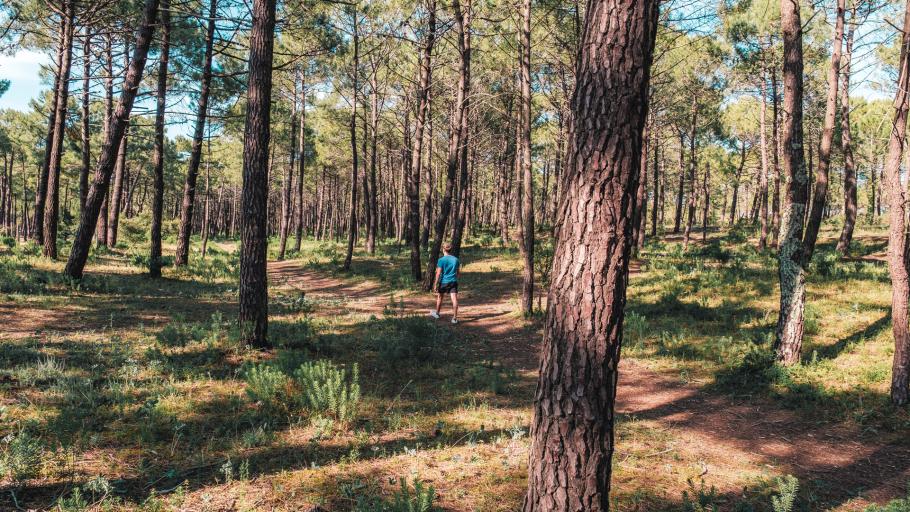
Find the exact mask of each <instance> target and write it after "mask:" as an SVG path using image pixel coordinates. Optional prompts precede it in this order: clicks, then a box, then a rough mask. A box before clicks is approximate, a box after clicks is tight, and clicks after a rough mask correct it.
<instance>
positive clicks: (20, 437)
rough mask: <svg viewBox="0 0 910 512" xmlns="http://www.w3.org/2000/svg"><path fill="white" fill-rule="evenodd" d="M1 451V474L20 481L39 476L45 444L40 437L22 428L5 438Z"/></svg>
mask: <svg viewBox="0 0 910 512" xmlns="http://www.w3.org/2000/svg"><path fill="white" fill-rule="evenodd" d="M3 444H4V445H5V446H4V449H3V451H2V452H0V474H3V475H5V476H7V477H10V478H12V479H13V480H15V481H17V482H19V481H22V480H27V479H29V478H34V477H36V476H38V473H39V472H40V470H41V456H42V454H43V453H44V444H43V443H42V442H41V440H40V439H38V438H37V437H35V436H34V435H32V434H31V433H29V432H28V431H27V430H25V429H22V430H20V431H19V432H17V433H15V434H10V435H8V436H6V437H5V438H4V439H3Z"/></svg>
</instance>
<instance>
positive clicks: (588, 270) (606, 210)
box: [523, 0, 658, 512]
mask: <svg viewBox="0 0 910 512" xmlns="http://www.w3.org/2000/svg"><path fill="white" fill-rule="evenodd" d="M657 12H658V4H657V2H656V1H653V0H591V1H590V2H589V4H588V8H587V10H586V12H585V23H584V35H583V36H582V39H581V45H580V49H579V57H578V59H577V61H576V62H577V70H576V77H577V85H576V89H575V92H574V94H573V96H572V114H573V117H572V123H571V127H572V129H571V132H570V136H569V157H568V158H567V159H566V162H567V165H566V168H565V170H564V173H563V174H564V183H565V187H564V188H563V194H564V196H563V199H562V200H561V202H560V212H559V221H560V227H559V228H558V230H557V235H556V248H555V253H554V256H553V270H552V274H551V275H552V276H553V279H552V285H551V286H550V290H549V299H548V303H549V307H548V311H547V319H546V327H545V332H544V344H543V348H542V352H541V362H540V374H539V377H538V381H537V392H536V396H535V404H534V419H533V421H532V423H531V438H532V444H531V450H530V456H529V459H530V460H529V467H528V490H527V494H526V498H525V502H524V506H523V510H524V511H525V512H556V511H558V512H569V511H572V512H582V511H584V512H600V511H606V510H608V509H609V506H610V502H609V491H610V474H611V458H612V455H613V406H614V401H615V397H616V382H617V377H618V373H617V370H618V365H619V352H620V345H621V343H622V325H623V313H624V311H623V310H624V306H625V302H626V285H627V282H628V272H629V252H630V249H631V245H632V239H631V234H632V213H633V211H634V210H635V192H636V189H637V187H638V173H639V166H640V159H641V136H642V130H643V127H644V123H645V115H646V113H647V102H648V80H649V70H650V65H651V57H652V53H653V49H654V36H655V33H656V30H657Z"/></svg>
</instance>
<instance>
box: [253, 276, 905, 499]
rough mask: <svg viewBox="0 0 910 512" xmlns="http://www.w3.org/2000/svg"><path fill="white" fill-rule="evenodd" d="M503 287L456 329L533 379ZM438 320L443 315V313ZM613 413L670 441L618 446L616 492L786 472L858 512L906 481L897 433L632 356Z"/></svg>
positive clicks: (311, 284) (368, 285) (421, 308)
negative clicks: (695, 380) (645, 447)
mask: <svg viewBox="0 0 910 512" xmlns="http://www.w3.org/2000/svg"><path fill="white" fill-rule="evenodd" d="M269 272H270V278H271V279H272V282H273V283H276V284H278V283H282V284H283V285H284V286H287V287H289V288H291V289H296V290H300V291H303V292H304V293H307V294H308V295H310V296H312V297H317V298H331V299H339V298H341V299H345V308H346V309H347V310H349V311H351V312H355V313H364V314H380V313H381V312H382V310H383V308H384V307H385V306H386V305H387V304H388V303H389V294H388V293H387V292H383V289H382V288H381V286H379V285H378V284H376V283H373V282H369V281H363V282H359V283H350V282H347V281H345V280H344V279H342V278H339V277H335V276H331V275H326V274H324V273H320V272H317V271H313V270H304V269H302V268H300V266H299V263H298V262H293V261H288V262H280V263H274V264H270V266H269ZM465 273H466V274H469V273H470V271H469V270H468V271H466V272H465ZM484 282H486V281H484ZM508 284H511V283H510V281H509V280H505V281H495V282H492V281H491V283H490V286H484V290H483V291H482V292H481V291H478V290H477V289H471V288H470V287H465V289H464V290H463V291H462V294H461V299H462V302H463V309H462V312H461V315H460V320H461V322H460V323H459V324H458V325H457V326H454V328H455V329H456V330H458V331H461V332H463V333H466V334H468V335H469V336H468V337H469V338H471V339H473V340H474V341H475V342H477V343H478V344H479V346H478V347H477V350H479V351H481V352H487V353H488V355H487V356H486V357H489V358H491V359H493V360H496V361H498V362H501V363H503V364H506V365H510V366H511V367H513V368H515V369H516V370H520V371H526V372H530V374H531V375H533V373H534V372H536V365H537V355H538V350H539V340H540V337H541V336H540V331H539V329H538V328H534V327H532V326H529V325H525V324H524V322H523V321H522V320H520V319H519V318H518V317H517V316H515V315H514V313H513V312H514V310H515V308H516V307H517V303H516V302H515V301H514V300H511V298H512V297H513V296H514V295H513V293H514V292H513V291H511V290H509V289H508ZM396 300H402V301H403V302H404V304H405V308H406V310H408V311H415V312H419V313H421V314H423V313H424V312H426V311H428V310H429V309H430V308H431V307H432V301H433V297H432V296H431V295H429V294H418V293H407V294H404V295H397V296H396ZM443 316H444V318H448V315H447V314H446V313H445V312H444V313H443ZM529 406H530V397H529ZM617 412H618V413H619V414H620V415H621V416H623V417H624V418H626V419H627V420H632V421H644V422H648V424H650V425H653V426H654V427H655V428H658V429H661V430H663V431H665V432H666V433H667V434H669V436H670V439H669V440H668V441H666V442H665V443H663V444H662V445H661V446H654V447H653V452H654V453H653V454H652V455H655V457H654V458H653V459H647V460H643V461H641V460H640V461H638V464H634V463H631V462H629V460H628V459H629V458H630V456H629V454H627V453H625V450H624V447H623V445H622V443H621V442H620V443H619V445H618V450H617V454H616V457H615V458H614V460H615V461H616V462H615V466H616V467H618V468H619V471H618V472H617V476H618V479H619V480H620V481H618V482H616V487H615V488H617V489H621V488H622V480H623V479H627V480H630V481H631V480H632V479H633V478H634V477H635V476H636V475H637V477H638V480H639V483H640V481H641V479H642V478H644V479H645V481H646V482H647V481H650V478H651V477H652V476H653V477H654V478H655V480H654V481H655V482H658V481H660V480H661V479H663V480H664V481H665V480H667V479H668V478H669V477H668V475H662V476H661V475H658V473H662V472H669V473H671V476H675V477H676V480H677V481H679V480H680V475H686V474H688V475H689V476H696V477H698V476H700V477H703V478H704V479H705V481H706V482H708V483H709V484H712V485H716V486H717V488H718V491H719V492H721V493H722V494H723V495H726V496H728V498H730V499H731V500H730V502H731V503H732V502H733V501H734V500H735V497H736V496H737V495H741V494H742V492H743V489H744V487H747V486H749V487H753V488H756V487H757V486H756V482H757V481H758V480H760V479H762V478H764V479H765V481H767V480H768V477H773V475H777V474H793V475H795V476H797V477H798V478H799V479H800V481H801V482H812V486H813V488H814V489H816V490H817V491H818V492H819V494H820V495H821V498H822V501H824V502H825V503H826V504H827V506H826V509H828V510H862V509H863V507H864V506H865V505H867V504H868V503H870V502H879V503H881V502H883V501H885V500H888V499H891V498H894V497H902V496H905V495H906V492H907V491H906V486H907V482H908V481H910V447H908V446H906V445H904V444H890V443H889V442H887V441H883V440H882V439H883V437H892V438H893V437H894V436H882V437H879V436H872V435H870V434H869V433H868V432H865V433H864V432H861V431H859V428H858V427H856V426H854V425H853V424H852V423H851V422H844V423H843V424H831V423H830V422H829V423H818V422H814V421H812V420H810V419H808V418H806V417H803V416H801V415H800V414H799V411H794V410H787V409H782V408H780V407H776V406H775V404H774V403H773V402H771V401H770V400H763V399H762V400H759V399H752V400H741V401H738V400H736V399H733V398H731V397H729V396H725V395H716V394H710V393H707V392H706V391H704V390H703V389H701V388H700V387H698V386H697V385H694V384H686V383H683V382H681V381H680V380H679V379H673V378H670V377H668V376H664V375H661V374H659V373H656V372H653V371H651V370H649V369H647V368H646V367H645V366H644V364H643V363H642V362H639V361H635V360H632V359H626V360H624V361H623V363H622V365H621V374H620V386H619V391H618V398H617ZM680 467H685V468H684V469H680ZM693 467H694V468H696V469H694V470H693V469H692V468H693ZM698 468H700V471H699V470H698ZM623 471H625V473H623ZM687 471H688V473H686V472H687ZM699 473H700V474H699ZM623 475H625V478H623ZM615 478H616V477H615ZM682 481H683V482H684V481H685V478H682ZM655 485H658V484H657V483H655ZM664 491H666V489H664ZM673 492H676V491H673ZM671 494H672V493H671ZM676 495H677V496H678V495H679V494H678V493H677V494H676Z"/></svg>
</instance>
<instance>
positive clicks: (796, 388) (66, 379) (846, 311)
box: [0, 229, 910, 512]
mask: <svg viewBox="0 0 910 512" xmlns="http://www.w3.org/2000/svg"><path fill="white" fill-rule="evenodd" d="M825 234H826V235H828V238H829V239H830V238H831V235H833V232H827V233H825ZM677 242H678V241H677V240H675V239H673V238H672V237H667V238H666V239H664V240H659V241H656V242H653V243H651V244H649V246H648V247H647V249H646V251H645V252H644V253H643V254H642V258H641V259H640V260H638V261H636V262H635V264H634V265H633V276H632V278H631V283H630V291H629V301H628V307H627V312H628V314H627V320H626V340H625V347H624V355H623V361H622V363H621V367H620V370H621V374H620V381H619V396H618V403H617V412H618V414H617V435H616V446H617V451H616V453H615V454H614V458H613V461H614V462H613V467H614V474H613V493H612V494H613V501H614V503H615V506H614V509H615V510H620V511H681V510H694V509H693V508H692V507H691V506H689V505H688V504H687V503H688V502H689V501H699V500H700V501H702V503H703V504H713V505H716V506H717V507H718V509H719V510H724V511H726V510H730V511H734V510H738V511H745V510H757V511H762V510H771V505H770V502H771V497H772V496H773V495H776V494H778V493H780V492H781V482H780V480H779V478H780V477H782V476H784V475H793V476H795V477H796V478H798V479H799V495H798V499H797V501H796V506H795V508H794V510H813V511H814V510H836V511H847V510H866V509H867V507H868V506H869V505H870V504H872V503H885V502H887V501H888V500H891V499H894V498H902V497H905V496H907V482H908V481H910V442H908V441H907V437H908V436H907V434H908V433H910V415H908V413H907V411H906V410H905V409H899V408H893V407H892V406H890V405H889V403H888V400H887V389H888V379H889V376H890V374H889V371H890V360H891V347H890V322H889V315H888V309H889V308H888V306H889V289H890V287H889V284H888V278H887V269H886V268H885V267H884V266H883V265H882V264H881V262H880V261H877V260H878V256H879V255H880V253H881V251H882V250H883V248H884V244H885V243H886V241H885V239H884V238H883V236H882V232H881V231H880V230H875V229H869V230H866V231H862V232H860V233H858V237H857V241H856V243H855V245H854V247H855V249H854V254H853V257H852V258H850V259H848V260H845V261H841V260H838V259H837V258H836V257H834V256H833V254H831V247H830V245H831V241H830V240H823V243H822V244H821V247H820V254H819V255H818V257H817V259H816V263H815V264H813V269H812V271H813V272H812V277H810V287H809V304H810V306H809V307H808V309H807V340H806V346H805V347H804V353H805V358H804V362H803V363H802V364H801V365H799V366H797V367H795V368H791V369H781V368H778V367H776V366H774V365H772V364H770V361H769V359H768V357H767V354H768V353H769V352H770V333H771V332H773V324H774V321H775V311H776V300H777V286H776V270H775V264H774V260H773V255H772V254H771V253H764V254H763V253H758V252H756V251H755V250H754V249H752V247H751V243H750V242H749V241H748V240H747V239H745V237H744V236H743V235H742V234H741V233H739V232H732V233H723V234H720V233H714V234H712V236H711V237H710V239H709V240H708V241H707V242H706V243H697V244H695V245H694V247H692V248H691V250H690V251H688V252H684V251H683V250H682V248H681V247H679V245H678V243H677ZM232 250H233V246H232V244H230V243H228V242H225V243H223V244H214V249H213V251H212V252H211V253H210V254H209V256H208V257H207V258H206V259H205V260H202V259H201V258H198V257H196V258H194V260H193V261H194V263H193V265H192V266H191V267H190V268H187V269H168V271H167V274H166V277H167V278H166V279H163V280H160V281H152V280H149V279H148V278H146V277H144V276H143V275H142V267H141V265H140V264H141V257H138V256H136V254H140V251H141V246H139V247H137V249H136V250H135V252H134V251H133V249H131V248H130V246H129V244H127V246H126V247H124V248H118V249H117V250H114V251H109V252H104V253H99V254H96V255H95V256H93V260H92V262H91V263H92V264H91V266H90V267H89V269H88V277H87V278H86V279H85V280H84V281H83V282H82V283H81V284H80V285H79V286H77V287H74V286H72V285H70V284H69V283H66V282H65V281H63V280H61V279H60V278H59V277H57V276H58V273H59V270H60V268H61V267H62V264H61V263H59V262H54V263H50V262H46V261H44V260H42V259H41V258H39V257H37V256H36V255H35V253H34V250H31V249H28V248H27V247H25V248H16V249H13V250H11V251H8V252H6V253H0V325H3V328H2V330H0V343H2V346H3V350H2V351H0V434H2V435H4V436H6V437H5V439H4V443H3V446H0V470H2V471H3V473H4V474H6V475H7V476H6V477H5V479H4V480H3V481H2V483H0V510H16V509H25V510H28V509H38V510H41V509H49V508H53V507H56V508H57V509H60V510H83V509H97V510H120V509H129V510H199V511H203V510H204V511H211V510H309V509H313V510H316V508H315V507H316V506H318V507H321V509H324V510H356V511H364V512H365V511H368V510H369V511H373V510H398V509H394V508H382V507H391V506H392V505H393V503H394V500H395V499H396V497H398V498H401V497H402V496H403V493H402V491H401V489H402V485H401V484H400V479H401V478H404V479H406V480H407V482H408V483H409V486H408V488H409V490H410V491H413V490H414V487H413V485H412V483H413V482H415V481H419V482H422V483H423V484H424V485H432V486H433V488H434V489H435V492H436V494H437V497H436V504H437V506H439V507H441V508H442V509H443V510H451V511H484V512H485V511H513V510H517V509H518V508H519V506H520V503H521V498H522V495H523V491H524V487H525V472H526V466H527V460H526V459H527V450H528V443H529V440H528V435H527V434H528V431H527V427H528V425H529V423H530V419H531V405H532V401H533V395H534V387H535V382H536V367H537V357H538V350H539V345H540V341H541V337H542V318H541V317H540V316H534V317H532V318H523V317H521V316H520V315H519V314H517V313H516V310H517V308H518V301H517V297H518V296H517V293H518V289H519V286H520V273H519V271H518V269H519V267H518V265H519V262H518V256H517V254H516V252H515V251H514V249H508V248H501V247H498V246H497V245H496V244H495V243H491V242H490V240H488V239H484V237H481V238H479V239H475V240H473V241H472V244H471V245H468V246H467V247H466V249H465V253H464V255H463V258H462V260H463V263H464V267H463V275H462V279H461V293H460V297H461V301H462V311H461V313H460V315H459V317H460V323H459V324H457V325H452V324H450V323H449V322H448V318H449V314H448V313H449V311H450V310H448V306H447V307H446V309H445V310H444V311H443V319H442V320H439V321H433V320H431V319H429V318H427V317H426V315H427V312H428V311H429V309H430V308H431V307H432V303H433V297H432V296H431V295H430V294H427V293H423V292H420V291H416V290H414V289H413V288H412V287H411V286H410V285H409V284H408V278H407V270H406V267H407V254H406V248H399V247H396V246H395V245H388V246H383V247H381V248H380V250H379V251H378V254H377V255H376V256H368V255H366V254H362V253H359V254H357V257H356V258H355V260H354V266H353V270H352V272H348V273H345V272H341V271H340V270H339V269H338V261H339V256H340V254H341V248H340V246H339V245H336V244H334V243H329V242H321V243H317V242H306V243H305V245H304V248H303V251H302V252H301V253H300V254H295V255H293V256H294V258H293V259H288V260H286V261H281V262H273V263H271V264H270V265H269V273H270V283H271V289H270V295H271V297H270V298H271V301H270V304H271V310H270V319H271V322H270V333H271V337H272V339H273V340H274V342H275V344H276V349H275V350H273V351H271V352H269V353H266V354H262V353H259V352H255V351H250V350H248V349H245V348H243V347H239V346H237V344H236V342H234V341H233V340H234V339H235V338H236V333H235V332H233V327H232V322H231V319H232V318H233V315H234V314H235V313H234V311H235V306H234V301H235V300H236V299H235V294H236V257H235V256H233V255H232V253H231V251H232ZM544 252H545V251H544ZM542 302H543V299H542ZM541 305H545V304H544V303H541ZM317 359H328V360H332V361H334V362H335V363H337V364H339V365H343V366H345V367H346V368H349V369H350V368H352V367H353V364H354V363H356V364H357V365H358V368H359V373H360V384H361V388H362V395H363V398H362V400H361V402H360V405H359V407H358V413H357V416H356V418H355V419H354V420H352V421H350V422H341V421H334V422H333V421H332V420H331V418H327V417H323V416H319V415H313V414H307V413H305V412H303V411H301V410H300V408H299V407H297V406H296V405H294V404H295V403H296V402H294V401H293V400H290V399H288V398H287V396H286V394H287V393H290V392H291V391H289V390H284V391H281V390H279V391H281V393H282V394H281V396H282V397H283V398H284V402H280V403H279V404H278V405H281V407H278V406H274V407H266V405H267V403H266V401H264V400H257V399H256V397H254V396H253V394H251V393H250V389H252V388H253V384H252V383H253V381H252V378H251V377H250V375H251V373H252V372H251V369H253V368H264V367H268V368H275V369H278V370H280V371H279V372H278V373H279V375H284V374H286V375H292V374H293V371H294V369H295V368H296V367H297V366H299V365H300V364H301V363H302V362H304V361H312V360H317ZM257 389H258V388H257ZM273 405H274V404H273Z"/></svg>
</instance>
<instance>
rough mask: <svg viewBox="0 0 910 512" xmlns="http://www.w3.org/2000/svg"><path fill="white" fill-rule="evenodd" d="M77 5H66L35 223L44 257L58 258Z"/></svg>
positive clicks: (71, 3)
mask: <svg viewBox="0 0 910 512" xmlns="http://www.w3.org/2000/svg"><path fill="white" fill-rule="evenodd" d="M74 10H75V6H74V5H73V2H72V1H71V0H67V1H65V2H63V16H64V25H63V40H62V41H61V42H60V44H61V45H63V58H62V60H61V61H60V68H59V69H58V70H57V75H58V77H59V79H58V80H57V93H56V94H54V99H55V100H56V104H55V105H54V110H55V111H56V113H55V114H54V137H53V139H52V142H51V160H50V164H49V165H48V173H47V199H45V202H44V218H43V219H35V223H36V224H38V223H40V222H44V251H43V253H44V256H45V257H46V258H51V259H57V226H58V225H59V220H60V166H61V165H60V164H61V160H62V159H63V144H64V142H65V137H66V134H65V133H64V130H65V128H66V107H67V104H68V102H69V90H70V70H71V68H72V63H73V34H74V31H75V28H74V26H73V24H74V18H75V12H74Z"/></svg>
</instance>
